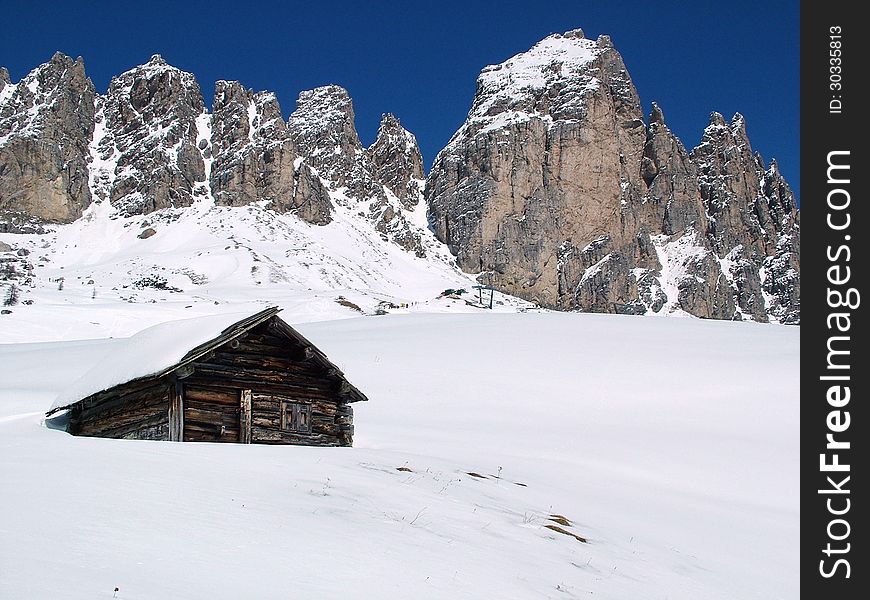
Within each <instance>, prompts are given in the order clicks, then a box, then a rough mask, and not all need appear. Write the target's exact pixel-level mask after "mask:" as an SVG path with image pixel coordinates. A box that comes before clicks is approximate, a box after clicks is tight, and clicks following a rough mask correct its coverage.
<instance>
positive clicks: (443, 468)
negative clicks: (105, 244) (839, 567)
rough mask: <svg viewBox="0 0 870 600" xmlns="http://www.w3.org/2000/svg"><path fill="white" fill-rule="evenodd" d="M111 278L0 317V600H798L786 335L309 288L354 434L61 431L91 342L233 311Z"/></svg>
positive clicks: (794, 360)
mask: <svg viewBox="0 0 870 600" xmlns="http://www.w3.org/2000/svg"><path fill="white" fill-rule="evenodd" d="M240 231H241V232H242V233H243V230H240ZM154 241H158V240H154ZM200 242H202V240H200ZM59 247H60V246H59ZM191 247H192V246H191ZM171 250H172V251H173V252H176V251H177V248H172V249H171ZM131 252H133V251H132V250H131ZM176 255H177V254H176ZM132 256H133V254H131V257H132ZM190 256H191V259H190V262H191V263H196V264H200V265H205V264H206V262H207V261H205V259H202V262H200V263H197V260H199V259H195V257H194V255H190ZM239 256H245V257H247V258H245V261H248V260H252V259H250V256H251V254H250V253H248V252H241V251H240V253H239ZM199 258H201V257H199ZM388 258H389V257H388ZM58 260H59V258H58V259H57V260H56V261H54V262H53V265H54V266H53V267H48V268H59V262H58ZM131 260H133V259H132V258H131ZM385 260H386V259H385ZM390 260H393V259H390ZM388 262H389V261H388ZM393 262H394V263H395V261H393ZM93 264H94V277H95V278H96V279H97V280H99V278H100V275H101V272H100V263H99V260H98V259H97V257H95V259H94V263H93ZM385 264H386V263H385ZM81 265H82V261H81V260H78V261H77V263H76V266H74V267H73V266H71V267H70V269H72V268H75V269H76V270H77V271H76V273H77V274H76V275H75V276H73V277H70V278H68V279H67V284H68V285H67V288H68V290H70V288H71V287H72V286H70V285H69V284H71V283H72V282H75V281H77V279H76V277H78V276H79V275H80V276H82V277H84V276H85V275H89V274H87V273H84V267H82V266H81ZM179 267H180V266H179ZM133 268H135V267H133ZM191 268H192V267H191ZM248 268H249V263H248V262H244V263H242V264H241V266H240V269H241V270H243V271H247V270H248ZM106 272H108V271H106ZM246 275H247V273H246ZM220 278H221V274H220V273H219V272H214V273H209V280H210V281H211V282H214V285H219V282H220ZM442 280H443V278H442V279H439V278H434V279H433V282H431V283H430V284H428V285H429V286H430V287H432V288H433V289H432V290H430V291H426V292H425V294H424V293H423V292H420V297H423V296H424V295H428V296H429V297H431V296H432V295H433V294H432V293H430V292H432V291H435V290H436V289H437V288H438V287H439V286H441V285H442V283H441V282H442ZM85 281H87V280H85ZM110 283H111V282H105V283H103V285H105V288H101V287H99V286H100V285H101V283H99V282H98V283H96V284H91V285H90V286H89V285H87V284H84V283H83V284H78V283H76V286H78V288H79V289H80V290H84V291H80V292H79V293H80V294H81V295H82V298H80V299H78V300H77V301H76V302H70V303H65V302H56V303H55V304H52V305H49V304H48V302H49V299H50V298H49V296H50V294H55V293H56V292H57V290H54V289H49V287H48V286H45V287H44V288H42V289H40V288H37V289H35V290H34V291H33V292H32V294H33V296H31V297H33V298H36V299H37V300H38V302H36V303H35V304H34V305H32V306H20V307H16V309H15V311H14V313H13V314H11V315H6V316H5V318H4V320H2V321H0V341H5V342H26V341H28V340H43V341H41V342H39V343H9V344H0V598H4V599H5V598H10V599H12V598H35V599H39V598H46V599H48V598H51V599H55V598H82V599H85V598H86V599H89V600H90V599H95V598H112V597H113V593H114V592H113V590H114V589H115V588H116V587H117V588H119V591H118V592H117V594H116V597H117V598H122V599H126V600H134V599H154V598H173V599H185V598H232V599H237V598H318V599H320V598H324V599H330V598H336V599H342V600H345V599H347V598H367V599H368V598H371V599H386V598H450V599H457V598H474V599H479V598H505V599H506V598H517V599H526V598H587V597H590V596H591V597H593V598H619V599H637V598H644V599H658V598H661V599H664V598H668V599H679V598H682V599H691V600H697V599H699V598H704V599H712V600H715V599H728V600H733V599H735V598H741V599H743V598H758V599H764V600H771V599H776V598H797V597H798V595H799V592H798V589H799V588H798V577H797V573H798V548H797V542H798V534H799V525H798V522H799V511H800V506H799V501H798V483H799V475H798V458H797V457H798V429H799V427H798V425H799V398H798V396H799V386H798V378H797V376H798V367H799V361H798V349H799V329H797V328H789V327H782V326H775V325H757V324H751V323H729V322H712V321H702V320H696V319H650V318H644V317H626V316H610V315H589V314H558V313H541V314H534V313H527V314H523V313H513V314H498V313H490V312H488V311H480V310H479V309H473V308H472V307H469V306H468V305H465V304H464V303H463V302H458V303H455V304H456V306H455V307H454V308H455V310H456V311H460V310H462V311H472V312H475V313H476V314H457V313H456V312H453V313H452V314H435V313H436V312H437V311H441V312H442V313H443V312H444V311H449V310H450V309H451V305H450V304H449V303H447V301H438V302H440V304H439V303H436V302H435V301H433V304H431V305H429V306H427V307H426V310H425V311H423V310H422V309H421V310H418V311H416V312H415V310H414V309H413V307H412V308H411V309H409V310H408V311H407V312H408V313H410V314H390V315H386V316H379V317H374V316H358V317H356V318H341V319H337V317H353V314H354V313H353V312H352V311H349V310H347V309H346V308H344V307H342V306H340V305H337V304H335V303H334V302H333V300H332V297H330V298H329V299H328V302H327V301H322V302H320V303H319V304H317V302H315V301H314V300H312V299H311V298H313V297H314V296H316V295H317V294H318V291H317V290H314V291H312V292H311V298H309V297H306V296H305V295H304V294H301V295H298V297H297V300H295V301H291V300H289V299H288V300H287V301H286V302H282V305H283V306H284V307H285V308H286V310H285V312H284V313H282V316H283V317H284V318H285V319H286V320H288V321H289V322H291V323H293V324H294V325H295V326H297V327H298V329H299V330H300V331H301V332H302V333H303V334H304V335H305V336H307V337H308V338H309V339H311V340H312V341H313V342H314V343H316V344H317V345H318V346H319V347H321V348H322V349H323V350H324V351H325V352H326V353H327V354H328V355H329V357H330V358H331V359H333V360H334V361H335V362H336V363H338V364H339V365H340V366H341V367H342V368H343V370H344V371H345V372H346V374H347V375H348V377H349V379H350V380H351V381H352V382H353V383H354V384H355V385H357V386H358V387H359V388H360V389H361V390H363V391H364V392H365V393H366V394H367V395H368V396H369V398H370V402H368V403H364V404H357V405H355V414H356V416H355V423H356V436H355V447H354V448H340V449H327V448H304V447H289V446H282V447H266V446H256V445H254V446H243V445H220V444H196V443H186V444H178V443H169V442H136V441H121V440H107V439H89V438H76V437H72V436H69V435H67V434H66V433H63V432H60V431H56V430H52V429H48V428H46V427H44V426H43V425H42V423H41V420H42V412H43V411H44V410H46V409H47V408H48V407H49V406H50V405H51V403H52V401H53V399H54V396H55V395H56V394H57V393H59V392H60V391H62V390H63V389H64V388H65V387H66V386H68V385H69V384H70V383H71V382H72V381H73V380H74V379H75V378H76V377H77V375H78V374H80V373H82V372H84V371H86V370H87V369H89V368H91V367H92V366H93V363H94V361H95V360H96V357H98V356H100V354H101V352H102V350H101V347H102V346H103V345H104V344H105V342H100V341H94V340H90V341H87V340H84V341H83V340H82V339H81V338H89V337H91V338H93V337H107V336H109V335H115V336H117V335H130V334H132V333H134V332H135V331H137V330H139V329H142V328H144V327H146V326H148V325H151V324H152V323H154V322H159V321H165V320H169V319H173V318H181V317H184V316H195V314H204V313H205V312H207V309H208V306H212V310H225V309H227V307H226V306H224V305H222V306H220V307H214V305H213V304H212V302H211V301H210V299H208V300H206V299H202V300H200V301H199V302H190V300H189V299H188V298H185V299H184V300H183V301H181V298H176V301H174V302H173V301H172V300H170V301H167V302H164V303H160V302H159V301H158V303H157V304H156V305H155V304H153V303H148V302H147V298H146V299H143V298H139V300H138V302H137V303H127V302H118V301H117V300H114V301H110V300H108V299H101V298H100V294H102V293H103V290H104V289H105V290H110V288H111V287H113V285H114V284H113V285H110ZM94 285H96V286H98V293H97V298H94V299H90V298H88V297H87V296H88V295H89V294H88V292H89V291H90V289H91V288H92V287H94ZM264 285H265V284H264ZM350 287H352V286H350ZM115 292H116V293H122V292H121V291H120V290H115ZM137 293H138V294H149V293H154V294H157V292H150V291H148V290H145V291H140V292H137ZM106 294H107V295H108V291H106ZM396 294H398V291H396ZM164 295H166V293H165V292H164ZM91 301H93V303H91ZM143 302H144V303H143ZM188 302H190V304H188ZM240 302H241V300H239V303H240ZM239 303H237V304H239ZM189 305H192V308H190V309H185V308H184V307H185V306H189ZM315 305H316V306H318V307H327V306H328V307H331V308H330V309H329V311H326V312H321V311H313V310H311V309H310V307H311V306H315ZM41 306H44V308H40V307H41ZM246 308H252V310H251V311H250V312H254V310H253V309H255V308H256V306H255V305H254V304H250V305H244V304H239V305H238V306H234V307H233V310H234V311H237V310H245V309H246ZM364 308H366V307H364ZM417 308H419V307H417ZM330 311H331V312H330ZM394 312H395V311H394ZM398 312H402V311H398ZM312 321H318V322H312ZM62 340H67V341H62ZM400 469H401V470H400ZM469 473H475V474H476V475H470V474H469ZM551 515H561V516H563V517H565V518H566V519H567V520H568V521H569V522H570V525H562V528H563V529H564V530H565V531H568V532H571V533H574V534H576V535H579V536H582V537H584V538H587V539H588V543H582V542H580V541H578V540H577V539H575V538H574V537H571V536H569V535H566V534H564V533H561V532H558V531H554V530H552V529H548V528H547V527H546V525H548V524H552V525H556V523H555V522H554V521H551V520H550V519H551V518H555V517H551Z"/></svg>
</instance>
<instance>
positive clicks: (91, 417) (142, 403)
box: [70, 378, 169, 440]
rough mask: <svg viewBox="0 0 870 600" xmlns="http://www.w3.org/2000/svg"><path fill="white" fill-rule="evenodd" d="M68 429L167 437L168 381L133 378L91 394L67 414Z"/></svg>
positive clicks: (128, 436) (81, 432)
mask: <svg viewBox="0 0 870 600" xmlns="http://www.w3.org/2000/svg"><path fill="white" fill-rule="evenodd" d="M70 433H72V434H74V435H87V436H93V437H111V438H124V439H140V440H168V439H169V383H168V382H167V381H166V379H165V378H164V379H160V380H156V381H147V382H134V383H130V384H128V385H126V386H123V387H119V388H114V389H112V390H109V391H108V393H107V392H102V393H100V394H95V395H94V396H91V397H90V398H88V399H86V400H85V401H84V402H82V403H80V404H78V405H76V406H75V407H74V408H73V409H72V411H71V414H70Z"/></svg>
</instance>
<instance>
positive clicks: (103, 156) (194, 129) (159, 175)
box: [91, 55, 205, 215]
mask: <svg viewBox="0 0 870 600" xmlns="http://www.w3.org/2000/svg"><path fill="white" fill-rule="evenodd" d="M204 113H205V106H204V104H203V99H202V93H201V91H200V89H199V84H198V83H197V82H196V79H195V78H194V77H193V75H192V74H190V73H186V72H184V71H181V70H180V69H177V68H175V67H173V66H170V65H168V64H167V63H166V61H165V60H163V58H161V57H160V56H159V55H154V56H152V57H151V60H150V61H148V63H147V64H144V65H141V66H138V67H136V68H134V69H131V70H129V71H127V72H126V73H123V74H121V75H119V76H117V77H115V78H113V79H112V82H111V83H110V84H109V90H108V92H107V93H106V95H105V96H101V97H100V98H99V99H98V101H97V114H96V119H97V122H96V128H97V131H96V135H95V137H94V140H93V142H92V147H93V163H92V165H91V177H92V191H93V192H94V194H95V195H96V196H97V197H98V198H100V199H108V200H109V201H110V202H111V203H112V204H113V205H115V206H116V207H117V208H118V209H119V210H120V211H121V212H122V213H123V214H128V215H131V214H145V213H149V212H151V211H154V210H158V209H162V208H170V207H183V206H189V205H190V204H191V203H192V202H193V201H194V198H195V196H196V195H198V194H204V193H205V190H204V187H203V186H197V182H204V181H205V165H204V162H203V157H202V155H201V154H200V151H199V149H198V147H197V143H198V140H199V138H200V134H199V130H198V118H199V117H200V116H201V115H203V114H204Z"/></svg>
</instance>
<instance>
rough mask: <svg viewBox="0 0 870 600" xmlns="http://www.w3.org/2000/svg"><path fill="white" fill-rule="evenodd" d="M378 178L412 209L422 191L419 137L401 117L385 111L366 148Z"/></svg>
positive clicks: (422, 176) (421, 162) (421, 160)
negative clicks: (373, 140) (374, 134)
mask: <svg viewBox="0 0 870 600" xmlns="http://www.w3.org/2000/svg"><path fill="white" fill-rule="evenodd" d="M366 152H367V153H368V156H369V160H370V161H371V164H372V168H373V171H374V176H375V178H376V179H377V180H378V181H380V182H381V183H382V184H383V185H385V186H386V187H387V188H388V189H389V190H390V191H391V192H393V193H394V194H395V195H396V197H397V198H399V200H401V201H402V204H403V205H404V206H405V208H408V209H411V208H412V207H414V206H416V205H417V203H418V202H419V201H420V198H421V195H422V193H423V178H424V174H423V157H422V155H421V154H420V148H419V146H418V145H417V138H416V137H414V134H412V133H411V132H410V131H408V130H407V129H405V128H404V127H402V124H401V122H400V121H399V119H398V118H397V117H396V116H395V115H393V114H391V113H386V114H384V115H383V116H382V117H381V124H380V127H379V128H378V137H377V139H376V140H375V142H374V144H372V145H371V146H369V148H368V150H367V151H366Z"/></svg>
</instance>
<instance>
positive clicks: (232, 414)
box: [47, 308, 367, 446]
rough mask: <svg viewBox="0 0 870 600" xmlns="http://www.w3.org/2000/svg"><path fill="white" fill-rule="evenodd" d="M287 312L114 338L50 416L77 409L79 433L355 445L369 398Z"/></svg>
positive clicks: (73, 416) (74, 428)
mask: <svg viewBox="0 0 870 600" xmlns="http://www.w3.org/2000/svg"><path fill="white" fill-rule="evenodd" d="M277 313H278V309H277V308H269V309H266V310H264V311H262V312H259V313H257V314H255V315H252V316H248V317H246V318H242V319H239V317H240V315H232V316H228V315H224V316H216V317H201V318H198V319H184V320H181V321H173V322H169V323H164V324H161V325H157V326H156V327H152V328H150V329H146V330H144V331H142V332H140V333H138V334H136V335H135V336H133V337H131V338H126V339H123V340H112V341H111V342H114V343H110V344H109V348H108V349H107V352H106V356H105V357H104V358H103V360H102V361H100V362H99V364H97V365H96V366H95V367H94V369H92V370H91V371H90V372H88V373H86V374H85V375H84V376H83V377H82V378H81V379H80V380H79V381H78V382H77V383H76V384H74V385H73V386H72V387H71V388H70V389H69V390H66V391H65V392H64V393H62V394H61V395H60V396H59V397H58V399H57V400H56V401H55V404H54V406H53V407H52V409H51V410H50V411H49V412H48V413H47V416H52V415H54V414H55V413H58V412H59V411H67V412H66V416H67V417H68V420H67V425H66V428H67V431H69V432H70V433H72V434H73V435H85V436H96V437H112V438H125V439H147V440H170V441H185V442H188V441H191V442H236V443H243V444H250V443H254V444H301V445H309V446H350V445H351V444H352V442H353V409H352V407H351V403H352V402H358V401H361V400H367V398H366V397H365V396H364V395H363V394H362V393H361V392H360V391H359V390H357V389H356V388H355V387H354V386H353V385H351V384H350V382H348V381H347V379H346V378H345V376H344V374H343V373H342V372H341V370H340V369H339V368H338V367H336V366H335V365H334V364H333V363H332V362H330V360H329V359H328V358H327V357H326V355H325V354H323V353H322V352H321V351H320V350H318V349H317V348H316V347H315V346H314V345H313V344H312V343H311V342H309V341H308V340H307V339H305V338H304V337H303V336H302V335H301V334H299V332H297V331H296V330H294V329H293V328H292V327H290V326H289V325H288V324H287V323H285V322H284V321H282V320H281V318H280V317H278V315H277ZM228 323H229V325H227V324H228Z"/></svg>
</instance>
